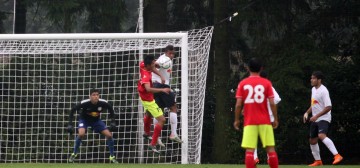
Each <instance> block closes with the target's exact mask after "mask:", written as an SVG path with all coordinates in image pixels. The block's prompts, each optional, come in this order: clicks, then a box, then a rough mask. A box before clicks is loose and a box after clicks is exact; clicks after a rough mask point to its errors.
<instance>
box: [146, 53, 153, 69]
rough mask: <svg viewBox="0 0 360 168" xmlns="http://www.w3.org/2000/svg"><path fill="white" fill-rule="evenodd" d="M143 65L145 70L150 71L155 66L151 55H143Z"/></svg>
mask: <svg viewBox="0 0 360 168" xmlns="http://www.w3.org/2000/svg"><path fill="white" fill-rule="evenodd" d="M144 64H145V68H146V69H148V70H150V69H152V68H153V66H155V57H154V56H153V55H145V56H144Z"/></svg>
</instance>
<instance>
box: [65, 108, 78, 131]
mask: <svg viewBox="0 0 360 168" xmlns="http://www.w3.org/2000/svg"><path fill="white" fill-rule="evenodd" d="M80 108H81V104H80V103H79V104H77V105H75V106H74V107H73V108H72V109H71V111H70V113H69V123H68V127H67V131H68V132H69V134H70V135H71V134H72V133H74V127H73V124H72V121H73V118H74V113H75V112H76V111H79V110H80Z"/></svg>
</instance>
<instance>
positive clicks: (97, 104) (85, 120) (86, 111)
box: [67, 89, 118, 163]
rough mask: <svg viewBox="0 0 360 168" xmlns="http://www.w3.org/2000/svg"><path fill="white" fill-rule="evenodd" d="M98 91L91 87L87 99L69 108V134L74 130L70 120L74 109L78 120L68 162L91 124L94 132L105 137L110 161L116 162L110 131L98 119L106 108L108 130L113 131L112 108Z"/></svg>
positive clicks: (74, 156)
mask: <svg viewBox="0 0 360 168" xmlns="http://www.w3.org/2000/svg"><path fill="white" fill-rule="evenodd" d="M99 93H100V92H99V90H96V89H92V90H91V91H90V98H89V99H85V100H83V101H81V103H80V104H77V105H76V106H75V107H73V108H72V109H71V112H70V115H69V125H68V128H67V131H68V132H69V133H70V134H72V133H73V132H74V128H73V125H72V120H73V115H74V113H75V112H76V111H77V112H79V113H80V114H79V117H80V119H79V122H78V136H77V137H76V140H75V146H74V152H73V153H72V154H71V155H70V158H69V162H74V159H75V158H76V156H77V153H78V149H79V147H80V144H81V140H82V139H83V138H84V137H85V133H86V129H87V127H89V126H91V127H92V129H93V130H94V131H95V132H97V133H101V134H103V135H104V136H105V137H106V142H107V145H108V147H109V150H110V162H112V163H118V161H117V160H116V159H115V156H114V139H113V137H112V133H111V132H110V131H109V129H108V128H107V127H106V125H105V123H104V122H103V121H102V120H101V119H100V113H102V112H103V111H104V110H107V111H108V112H109V117H110V118H111V124H110V130H112V131H114V130H115V128H116V123H115V114H114V109H113V107H112V106H111V105H110V104H109V103H108V102H107V101H106V100H104V99H100V98H99Z"/></svg>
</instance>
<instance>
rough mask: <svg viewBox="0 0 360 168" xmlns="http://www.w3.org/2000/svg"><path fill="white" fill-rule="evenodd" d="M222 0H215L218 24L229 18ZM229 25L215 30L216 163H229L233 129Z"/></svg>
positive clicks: (225, 4) (214, 154)
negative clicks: (230, 137)
mask: <svg viewBox="0 0 360 168" xmlns="http://www.w3.org/2000/svg"><path fill="white" fill-rule="evenodd" d="M228 5H229V4H227V3H224V1H222V0H214V20H215V21H214V22H215V23H217V22H219V21H220V20H222V19H223V18H226V17H227V16H229V13H228V12H227V11H228V9H227V6H228ZM228 35H229V34H228V24H227V23H222V24H219V25H217V26H216V27H215V30H214V46H215V59H214V63H215V65H214V76H215V78H214V82H213V85H214V89H215V98H216V110H215V132H214V137H213V143H214V150H213V157H212V159H213V160H214V162H216V163H227V162H228V161H229V159H230V157H229V152H228V150H227V144H228V142H229V141H228V135H227V130H228V129H229V127H230V128H231V127H232V124H231V123H232V118H231V116H232V115H231V113H230V108H229V104H228V103H227V102H228V101H227V100H228V97H229V92H230V88H229V83H228V82H229V80H228V79H229V78H228V74H230V69H229V55H230V53H229V43H228V40H227V39H228Z"/></svg>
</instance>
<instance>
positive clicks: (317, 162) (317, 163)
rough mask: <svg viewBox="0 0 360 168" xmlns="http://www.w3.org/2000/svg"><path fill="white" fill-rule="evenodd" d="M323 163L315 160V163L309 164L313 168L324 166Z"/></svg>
mask: <svg viewBox="0 0 360 168" xmlns="http://www.w3.org/2000/svg"><path fill="white" fill-rule="evenodd" d="M322 165H323V164H322V161H321V160H315V161H314V163H312V164H309V166H311V167H313V166H322Z"/></svg>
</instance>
